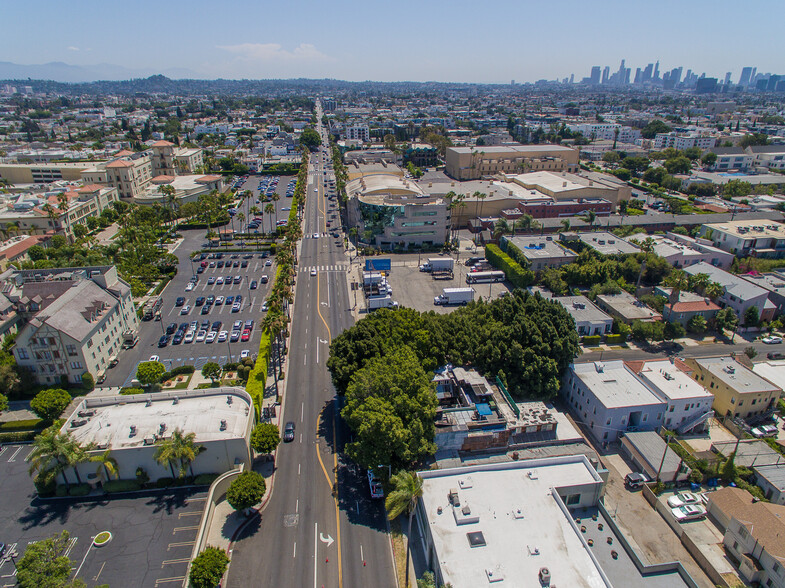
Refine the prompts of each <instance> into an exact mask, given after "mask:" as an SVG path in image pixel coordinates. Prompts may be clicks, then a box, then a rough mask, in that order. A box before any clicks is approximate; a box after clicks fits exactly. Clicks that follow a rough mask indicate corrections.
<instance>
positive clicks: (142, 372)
mask: <svg viewBox="0 0 785 588" xmlns="http://www.w3.org/2000/svg"><path fill="white" fill-rule="evenodd" d="M165 372H166V368H165V367H164V364H162V363H161V362H160V361H143V362H142V363H140V364H139V367H138V368H136V379H137V380H139V383H141V384H142V386H150V385H152V384H155V383H156V382H157V381H158V380H160V379H161V376H163V375H164V373H165Z"/></svg>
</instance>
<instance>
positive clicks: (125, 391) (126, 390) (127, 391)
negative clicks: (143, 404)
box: [120, 388, 144, 396]
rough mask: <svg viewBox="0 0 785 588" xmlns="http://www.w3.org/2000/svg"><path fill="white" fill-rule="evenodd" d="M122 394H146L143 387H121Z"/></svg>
mask: <svg viewBox="0 0 785 588" xmlns="http://www.w3.org/2000/svg"><path fill="white" fill-rule="evenodd" d="M120 394H122V395H124V396H132V395H134V394H144V390H142V389H141V388H121V389H120Z"/></svg>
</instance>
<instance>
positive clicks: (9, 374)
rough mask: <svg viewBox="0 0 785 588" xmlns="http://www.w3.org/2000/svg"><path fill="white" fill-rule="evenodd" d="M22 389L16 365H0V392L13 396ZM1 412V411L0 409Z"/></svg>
mask: <svg viewBox="0 0 785 588" xmlns="http://www.w3.org/2000/svg"><path fill="white" fill-rule="evenodd" d="M21 389H22V378H20V377H19V372H18V371H17V368H16V365H14V364H10V363H0V390H2V391H3V392H7V393H8V394H11V395H13V394H15V393H16V392H19V391H20V390H21ZM0 410H2V409H0Z"/></svg>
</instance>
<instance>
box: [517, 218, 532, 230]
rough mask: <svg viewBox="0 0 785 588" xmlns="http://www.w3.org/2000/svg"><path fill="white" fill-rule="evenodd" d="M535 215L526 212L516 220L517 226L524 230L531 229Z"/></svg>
mask: <svg viewBox="0 0 785 588" xmlns="http://www.w3.org/2000/svg"><path fill="white" fill-rule="evenodd" d="M533 221H534V217H533V216H532V215H530V214H524V215H523V216H522V217H521V218H519V219H518V220H517V221H515V228H516V229H521V230H522V231H529V230H531V228H532V222H533Z"/></svg>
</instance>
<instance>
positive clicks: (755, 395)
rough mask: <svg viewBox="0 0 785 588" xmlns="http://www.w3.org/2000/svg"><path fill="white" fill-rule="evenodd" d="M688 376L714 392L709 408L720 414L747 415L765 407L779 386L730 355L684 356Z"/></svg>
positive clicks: (779, 391) (753, 415) (772, 399)
mask: <svg viewBox="0 0 785 588" xmlns="http://www.w3.org/2000/svg"><path fill="white" fill-rule="evenodd" d="M684 362H685V363H686V364H687V365H688V366H689V367H690V368H691V369H692V370H693V371H692V378H693V379H694V380H695V381H696V382H700V384H701V385H702V386H703V387H704V388H706V389H707V390H708V391H709V392H711V393H712V394H713V395H714V403H713V405H712V408H714V411H715V412H716V413H717V414H718V415H721V416H733V417H740V418H742V419H747V418H750V417H755V416H758V415H760V414H763V413H764V412H766V411H768V410H769V409H770V408H771V407H773V406H774V404H775V403H776V402H777V399H779V397H780V395H781V394H782V390H781V389H780V388H779V387H778V386H775V385H774V384H772V383H771V382H769V381H768V380H766V379H765V378H762V377H761V376H759V375H758V374H756V373H755V372H753V371H752V370H750V369H748V368H746V367H745V366H743V365H742V364H740V363H739V362H738V361H736V360H735V359H734V358H732V357H729V356H723V357H703V358H697V359H696V358H686V359H684Z"/></svg>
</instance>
